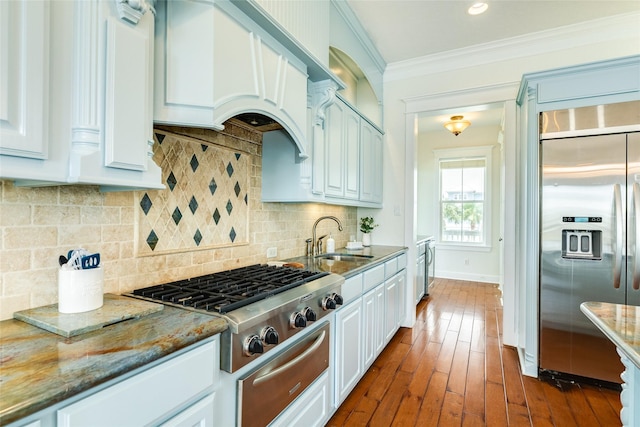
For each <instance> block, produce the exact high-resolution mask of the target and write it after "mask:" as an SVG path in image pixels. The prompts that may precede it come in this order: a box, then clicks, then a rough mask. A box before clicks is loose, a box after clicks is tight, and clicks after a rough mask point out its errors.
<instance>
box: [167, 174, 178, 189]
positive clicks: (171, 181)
mask: <svg viewBox="0 0 640 427" xmlns="http://www.w3.org/2000/svg"><path fill="white" fill-rule="evenodd" d="M177 183H178V181H177V180H176V176H175V175H174V174H173V172H171V173H170V174H169V176H168V177H167V185H168V186H169V189H170V190H171V191H173V189H174V188H175V186H176V184H177Z"/></svg>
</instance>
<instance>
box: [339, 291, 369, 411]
mask: <svg viewBox="0 0 640 427" xmlns="http://www.w3.org/2000/svg"><path fill="white" fill-rule="evenodd" d="M362 330H363V328H362V300H361V299H358V300H356V301H354V302H352V303H350V304H349V305H347V306H346V307H344V308H341V309H340V310H338V311H337V312H336V334H335V336H336V347H335V360H336V365H335V369H336V371H335V382H336V394H335V396H336V402H335V404H336V407H338V406H340V404H341V403H342V401H343V400H344V399H345V398H346V397H347V396H348V395H349V392H350V391H351V390H352V389H353V387H355V385H356V384H357V383H358V381H359V380H360V377H362V374H363V373H364V370H363V369H362V353H361V351H362V345H361V342H362Z"/></svg>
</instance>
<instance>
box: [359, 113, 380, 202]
mask: <svg viewBox="0 0 640 427" xmlns="http://www.w3.org/2000/svg"><path fill="white" fill-rule="evenodd" d="M360 140H361V143H360V144H361V146H360V152H361V166H360V167H361V170H360V200H361V201H363V202H372V203H382V173H381V171H382V148H383V147H382V135H381V134H380V132H378V131H377V130H376V129H375V128H374V127H373V126H371V125H370V124H369V123H368V122H366V121H365V120H361V127H360Z"/></svg>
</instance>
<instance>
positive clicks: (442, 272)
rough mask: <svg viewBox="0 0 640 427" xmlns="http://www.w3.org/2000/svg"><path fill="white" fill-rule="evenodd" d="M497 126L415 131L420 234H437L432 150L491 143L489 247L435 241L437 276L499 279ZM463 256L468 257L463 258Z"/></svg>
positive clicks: (435, 170) (484, 279)
mask: <svg viewBox="0 0 640 427" xmlns="http://www.w3.org/2000/svg"><path fill="white" fill-rule="evenodd" d="M499 132H500V126H499V125H495V126H487V127H480V128H478V127H474V126H473V125H472V126H471V127H469V128H468V129H467V130H465V131H464V132H463V133H462V134H460V135H458V136H453V135H452V134H451V133H449V132H448V131H447V130H445V129H444V128H443V130H442V131H437V132H430V133H420V134H418V147H417V163H418V182H417V190H418V197H417V221H416V223H417V229H418V234H420V235H437V226H438V225H437V210H438V166H437V164H436V159H435V155H434V151H433V150H438V149H453V148H466V147H477V146H493V150H492V153H491V154H492V159H491V168H492V170H491V176H490V179H491V181H490V182H491V189H490V191H491V212H490V215H491V229H490V236H489V241H490V245H491V246H490V248H489V249H488V250H474V249H475V248H474V249H468V248H464V247H460V248H455V247H453V246H452V245H441V244H439V242H438V244H437V245H436V250H437V256H436V276H437V277H444V278H449V279H461V280H473V281H478V282H490V283H498V281H499V276H500V249H499V246H498V245H499V240H498V239H499V237H500V212H499V209H500V193H501V189H500V145H499V144H498V134H499ZM465 260H467V261H468V263H467V262H465Z"/></svg>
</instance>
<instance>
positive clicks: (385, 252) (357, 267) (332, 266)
mask: <svg viewBox="0 0 640 427" xmlns="http://www.w3.org/2000/svg"><path fill="white" fill-rule="evenodd" d="M406 250H407V248H406V247H404V246H381V245H374V246H368V247H365V248H363V249H357V250H352V249H346V248H339V249H336V251H335V252H334V253H335V254H345V255H366V256H368V257H366V258H356V259H353V258H351V259H350V260H349V261H341V260H328V259H323V258H318V257H315V258H314V257H307V256H301V257H296V258H290V259H286V260H283V261H285V262H297V263H300V264H303V265H304V268H305V269H307V270H311V271H327V272H329V273H336V274H339V275H341V276H344V277H345V278H349V277H351V276H355V275H357V274H359V273H361V272H362V271H363V270H366V269H368V268H371V267H372V266H374V265H375V264H379V263H382V262H385V261H387V260H389V259H391V258H393V257H396V256H398V255H400V254H401V253H403V252H405V251H406Z"/></svg>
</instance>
